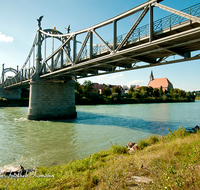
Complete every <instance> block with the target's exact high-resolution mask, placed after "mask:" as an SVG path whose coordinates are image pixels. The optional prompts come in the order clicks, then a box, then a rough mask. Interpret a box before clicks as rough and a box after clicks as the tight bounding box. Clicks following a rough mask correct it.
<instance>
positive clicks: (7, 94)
mask: <svg viewBox="0 0 200 190" xmlns="http://www.w3.org/2000/svg"><path fill="white" fill-rule="evenodd" d="M21 92H22V90H21V88H18V89H3V88H2V87H0V97H1V98H6V99H21Z"/></svg>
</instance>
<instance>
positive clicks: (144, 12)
mask: <svg viewBox="0 0 200 190" xmlns="http://www.w3.org/2000/svg"><path fill="white" fill-rule="evenodd" d="M148 10H149V6H146V7H145V8H144V10H143V11H142V13H141V14H140V16H139V17H138V19H137V20H136V21H135V23H134V24H133V26H132V27H131V29H130V30H129V31H128V33H127V34H126V36H125V37H124V39H123V40H122V42H121V44H120V45H119V46H118V47H117V49H116V52H117V51H119V50H120V49H121V48H122V46H124V45H125V43H127V40H128V39H129V37H130V36H131V34H132V33H133V31H134V30H135V29H136V27H137V26H138V25H139V24H140V22H141V21H142V19H143V18H144V16H145V15H146V13H147V12H148Z"/></svg>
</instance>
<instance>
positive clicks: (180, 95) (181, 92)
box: [178, 89, 186, 98]
mask: <svg viewBox="0 0 200 190" xmlns="http://www.w3.org/2000/svg"><path fill="white" fill-rule="evenodd" d="M178 95H179V98H181V97H182V98H185V96H186V92H185V91H184V90H180V89H179V90H178Z"/></svg>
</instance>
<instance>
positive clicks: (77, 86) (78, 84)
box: [74, 81, 83, 94]
mask: <svg viewBox="0 0 200 190" xmlns="http://www.w3.org/2000/svg"><path fill="white" fill-rule="evenodd" d="M74 90H76V91H77V92H79V93H80V94H82V93H83V90H82V88H81V85H80V83H79V82H78V81H75V82H74Z"/></svg>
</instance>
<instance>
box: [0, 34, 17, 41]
mask: <svg viewBox="0 0 200 190" xmlns="http://www.w3.org/2000/svg"><path fill="white" fill-rule="evenodd" d="M13 40H14V38H13V37H11V36H6V35H4V34H2V33H1V32H0V42H12V41H13Z"/></svg>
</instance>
